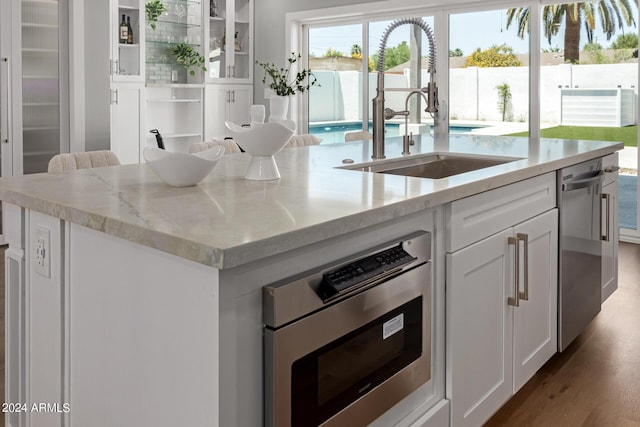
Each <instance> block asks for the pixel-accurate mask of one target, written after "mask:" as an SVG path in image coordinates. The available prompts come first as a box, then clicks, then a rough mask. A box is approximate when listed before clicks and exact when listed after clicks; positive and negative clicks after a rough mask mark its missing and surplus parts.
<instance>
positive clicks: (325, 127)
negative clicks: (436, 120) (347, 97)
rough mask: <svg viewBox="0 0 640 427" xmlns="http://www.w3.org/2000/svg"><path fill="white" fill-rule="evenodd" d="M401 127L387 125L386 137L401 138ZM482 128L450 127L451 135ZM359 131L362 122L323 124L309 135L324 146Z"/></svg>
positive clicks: (370, 126) (311, 125)
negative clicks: (346, 133) (320, 139)
mask: <svg viewBox="0 0 640 427" xmlns="http://www.w3.org/2000/svg"><path fill="white" fill-rule="evenodd" d="M400 126H401V125H400V123H385V125H384V129H385V135H386V136H399V135H400ZM481 127H483V126H473V125H468V126H465V125H457V126H449V133H450V134H464V133H469V132H471V131H472V130H473V129H477V128H481ZM431 128H432V129H433V126H431ZM359 130H362V123H360V122H344V123H322V124H310V125H309V133H311V134H313V135H316V136H317V137H318V138H322V143H323V144H335V143H337V142H344V134H345V132H353V131H359ZM369 132H371V133H373V124H369ZM402 134H404V132H402Z"/></svg>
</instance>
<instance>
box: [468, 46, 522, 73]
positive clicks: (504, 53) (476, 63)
mask: <svg viewBox="0 0 640 427" xmlns="http://www.w3.org/2000/svg"><path fill="white" fill-rule="evenodd" d="M521 65H522V62H520V60H519V59H518V57H517V56H516V54H515V53H513V48H512V47H510V46H507V45H506V44H501V45H493V46H491V47H490V48H488V49H485V50H482V51H481V50H480V48H478V49H476V51H475V52H473V53H472V54H471V55H469V56H468V57H467V62H466V66H467V67H519V66H521Z"/></svg>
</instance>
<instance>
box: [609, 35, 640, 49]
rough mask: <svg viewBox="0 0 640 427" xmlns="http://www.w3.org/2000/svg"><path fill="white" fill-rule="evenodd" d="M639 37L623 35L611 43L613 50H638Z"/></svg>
mask: <svg viewBox="0 0 640 427" xmlns="http://www.w3.org/2000/svg"><path fill="white" fill-rule="evenodd" d="M637 48H638V35H637V34H634V33H629V34H621V35H619V36H618V37H616V39H615V40H614V41H613V42H612V43H611V49H637Z"/></svg>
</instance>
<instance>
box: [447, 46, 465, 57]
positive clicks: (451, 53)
mask: <svg viewBox="0 0 640 427" xmlns="http://www.w3.org/2000/svg"><path fill="white" fill-rule="evenodd" d="M463 55H464V53H462V49H460V48H459V47H457V48H455V49H453V50H450V51H449V58H452V57H459V56H463Z"/></svg>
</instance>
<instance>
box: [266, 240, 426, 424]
mask: <svg viewBox="0 0 640 427" xmlns="http://www.w3.org/2000/svg"><path fill="white" fill-rule="evenodd" d="M430 258H431V235H430V234H429V233H428V232H425V231H419V232H416V233H413V234H411V235H409V236H406V237H404V238H403V239H398V240H396V241H394V242H391V243H389V244H387V245H383V246H381V247H377V248H373V249H372V250H369V251H366V252H364V253H360V254H358V255H355V256H353V257H350V258H349V259H344V260H341V261H340V262H337V263H335V264H332V265H330V266H324V267H322V268H318V269H317V270H314V271H310V272H306V273H304V274H301V275H299V276H298V277H294V278H291V279H288V280H285V281H282V282H278V283H276V284H273V285H270V286H266V287H265V288H264V290H263V309H264V320H265V412H266V413H265V424H266V425H267V426H278V427H282V426H296V427H298V426H319V425H323V426H331V425H334V426H345V425H349V426H360V425H367V424H369V423H370V422H371V421H373V420H375V419H376V418H377V417H378V416H380V415H381V414H383V413H384V412H385V411H387V410H388V409H389V408H391V407H392V406H394V405H395V404H396V403H398V402H399V401H401V400H402V399H403V398H404V397H406V396H408V395H409V394H410V393H411V392H413V391H414V390H416V389H417V388H418V387H420V386H421V385H423V384H425V383H426V382H427V381H428V380H429V379H430V378H431V292H432V291H431V263H430Z"/></svg>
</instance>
